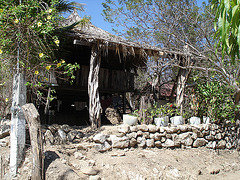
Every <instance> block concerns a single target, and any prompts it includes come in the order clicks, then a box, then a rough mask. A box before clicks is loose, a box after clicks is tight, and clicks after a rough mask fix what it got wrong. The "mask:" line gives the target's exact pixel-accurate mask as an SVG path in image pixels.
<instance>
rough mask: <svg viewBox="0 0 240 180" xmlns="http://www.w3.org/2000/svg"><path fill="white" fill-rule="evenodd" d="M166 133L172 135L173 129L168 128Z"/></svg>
mask: <svg viewBox="0 0 240 180" xmlns="http://www.w3.org/2000/svg"><path fill="white" fill-rule="evenodd" d="M165 131H166V132H167V134H172V133H173V129H172V128H169V127H166V128H165Z"/></svg>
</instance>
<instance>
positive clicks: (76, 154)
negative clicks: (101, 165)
mask: <svg viewBox="0 0 240 180" xmlns="http://www.w3.org/2000/svg"><path fill="white" fill-rule="evenodd" d="M74 157H75V158H76V159H79V160H81V159H83V158H84V156H83V154H82V153H80V152H78V151H76V152H75V153H74Z"/></svg>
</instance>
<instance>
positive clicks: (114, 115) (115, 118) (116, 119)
mask: <svg viewBox="0 0 240 180" xmlns="http://www.w3.org/2000/svg"><path fill="white" fill-rule="evenodd" d="M105 116H106V118H107V119H108V120H109V121H110V122H111V123H112V124H120V122H121V121H122V118H121V116H120V114H119V113H118V112H117V110H116V109H114V108H111V107H108V108H107V109H106V110H105Z"/></svg>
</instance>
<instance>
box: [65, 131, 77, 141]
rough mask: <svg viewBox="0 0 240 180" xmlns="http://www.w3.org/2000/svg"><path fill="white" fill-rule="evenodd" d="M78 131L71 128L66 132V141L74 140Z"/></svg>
mask: <svg viewBox="0 0 240 180" xmlns="http://www.w3.org/2000/svg"><path fill="white" fill-rule="evenodd" d="M77 134H78V131H76V130H72V131H70V132H69V133H68V134H67V139H68V141H70V142H72V141H73V140H74V138H75V137H76V136H77Z"/></svg>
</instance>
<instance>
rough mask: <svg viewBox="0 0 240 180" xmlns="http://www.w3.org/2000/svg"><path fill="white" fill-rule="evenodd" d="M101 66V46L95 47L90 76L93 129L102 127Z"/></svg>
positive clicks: (89, 86) (90, 113)
mask: <svg viewBox="0 0 240 180" xmlns="http://www.w3.org/2000/svg"><path fill="white" fill-rule="evenodd" d="M100 64H101V49H100V48H99V46H97V45H93V46H92V51H91V59H90V70H89V75H88V96H89V118H90V122H91V124H92V127H93V128H97V127H100V126H101V103H100V98H99V70H100Z"/></svg>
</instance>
